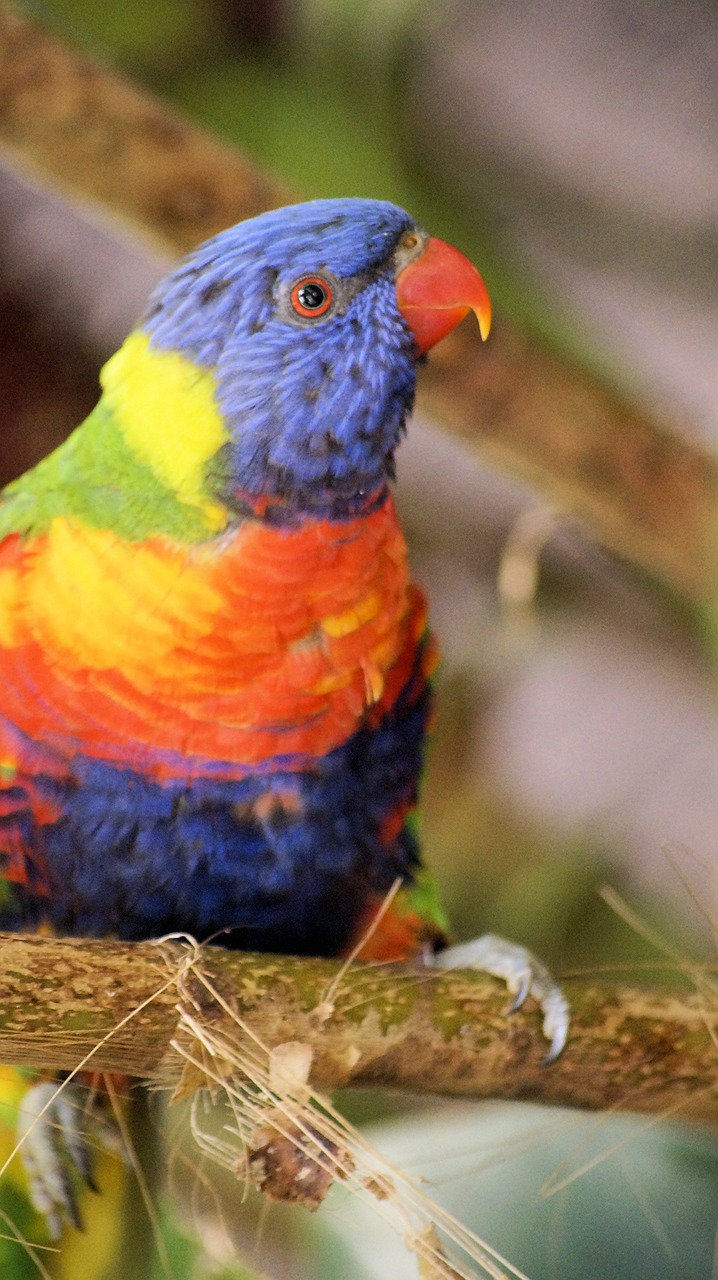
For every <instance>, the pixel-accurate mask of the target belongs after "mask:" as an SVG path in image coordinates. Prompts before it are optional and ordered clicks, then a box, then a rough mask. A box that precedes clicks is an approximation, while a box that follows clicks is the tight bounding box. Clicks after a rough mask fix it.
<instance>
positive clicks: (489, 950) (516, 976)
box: [434, 933, 571, 1065]
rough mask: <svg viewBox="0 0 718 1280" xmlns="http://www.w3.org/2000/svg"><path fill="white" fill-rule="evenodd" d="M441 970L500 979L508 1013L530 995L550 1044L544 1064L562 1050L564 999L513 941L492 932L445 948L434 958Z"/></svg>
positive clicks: (545, 973)
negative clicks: (507, 997)
mask: <svg viewBox="0 0 718 1280" xmlns="http://www.w3.org/2000/svg"><path fill="white" fill-rule="evenodd" d="M434 964H436V965H438V966H439V967H440V968H442V969H462V968H463V969H480V970H482V972H484V973H490V974H492V975H493V976H494V977H495V978H503V980H504V982H505V983H506V986H507V987H508V989H509V994H510V995H512V996H513V997H514V998H513V1000H512V1002H511V1004H510V1006H509V1008H508V1011H507V1012H508V1013H514V1012H515V1011H516V1010H517V1009H520V1008H521V1005H522V1004H523V1002H524V1000H525V999H526V996H527V995H529V994H531V995H532V996H533V997H534V999H535V1000H537V1001H538V1003H539V1005H540V1006H541V1012H542V1013H543V1034H544V1036H545V1037H546V1039H547V1040H548V1041H549V1042H550V1043H549V1048H548V1051H547V1053H546V1054H545V1056H544V1058H543V1059H542V1061H543V1063H544V1064H545V1065H548V1064H549V1063H551V1062H555V1060H556V1058H558V1056H559V1054H560V1053H561V1050H562V1049H563V1047H564V1045H565V1043H566V1038H567V1036H568V1028H569V1024H570V1021H571V1015H570V1011H569V1005H568V1000H567V999H566V997H565V995H564V993H563V991H562V990H561V987H560V986H559V985H558V983H557V982H556V980H555V978H553V976H552V975H551V973H550V972H549V970H548V969H547V968H546V966H545V965H544V964H542V963H541V961H540V960H537V959H536V957H535V956H533V955H532V954H531V952H530V951H528V950H527V948H526V947H521V946H519V945H518V943H516V942H509V941H508V940H507V939H506V938H500V937H498V936H497V935H496V934H493V933H485V934H483V935H482V936H481V937H480V938H475V939H474V940H473V941H472V942H464V943H462V944H461V945H460V946H457V947H449V948H448V950H446V951H441V952H439V954H438V955H437V956H435V957H434Z"/></svg>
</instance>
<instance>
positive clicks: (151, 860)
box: [0, 199, 566, 1208]
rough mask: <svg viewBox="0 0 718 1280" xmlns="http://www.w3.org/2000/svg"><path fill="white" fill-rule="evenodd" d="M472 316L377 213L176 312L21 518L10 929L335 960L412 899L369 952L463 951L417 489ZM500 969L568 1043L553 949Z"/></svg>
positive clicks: (460, 276) (412, 243)
mask: <svg viewBox="0 0 718 1280" xmlns="http://www.w3.org/2000/svg"><path fill="white" fill-rule="evenodd" d="M470 309H473V310H474V311H475V313H476V314H477V316H478V319H479V324H480V326H481V329H482V333H483V334H484V336H486V333H487V332H488V327H489V319H490V308H489V299H488V295H487V292H486V289H485V286H484V284H483V282H482V280H481V277H480V276H479V274H478V272H477V271H476V269H475V268H474V267H473V266H472V265H471V264H470V263H469V262H468V260H467V259H466V258H464V257H463V255H461V254H460V253H459V252H458V251H457V250H455V249H453V248H451V247H450V246H449V245H446V244H444V243H443V242H442V241H440V240H436V239H434V238H432V237H430V236H428V235H427V234H426V233H425V232H424V231H423V230H422V229H421V228H420V227H418V226H417V225H416V223H415V222H414V220H413V219H412V218H411V217H410V216H409V215H408V214H407V213H405V212H404V211H403V210H401V209H398V208H396V207H395V206H394V205H391V204H388V203H384V202H381V201H373V200H356V199H346V200H321V201H315V202H311V203H308V204H301V205H296V206H293V207H290V208H284V209H279V210H275V211H273V212H270V213H267V214H264V215H262V216H261V217H258V218H254V219H252V220H250V221H247V222H244V223H241V224H240V225H238V226H236V227H233V228H231V229H230V230H228V231H225V232H223V233H221V234H220V235H218V236H216V237H215V238H214V239H212V240H210V241H208V242H207V243H205V244H203V245H201V246H200V247H199V248H198V249H197V250H196V251H195V252H194V253H192V254H190V256H189V257H188V258H187V259H186V260H185V261H184V262H182V263H181V264H180V265H179V266H178V267H177V269H176V270H175V271H173V273H172V274H171V275H170V276H169V277H168V278H167V279H166V280H165V281H164V282H163V283H162V284H161V285H160V286H159V287H158V288H157V289H156V291H155V293H154V294H153V296H152V298H151V300H150V303H149V306H148V309H147V311H146V313H145V315H144V317H143V318H142V320H141V321H140V322H139V324H138V327H137V328H136V329H135V330H134V331H133V332H132V333H131V334H130V336H129V337H128V338H127V340H126V342H125V343H124V345H123V346H122V348H121V349H120V350H119V351H118V352H117V354H116V355H115V356H113V357H112V359H111V360H110V361H109V362H108V363H107V364H106V365H105V368H104V370H103V372H102V378H101V381H102V388H103V391H102V398H101V399H100V401H99V404H98V405H97V407H96V408H95V409H94V410H93V412H92V413H91V414H90V416H89V417H88V418H87V420H86V421H85V422H84V423H83V424H82V425H81V426H80V427H79V428H78V429H77V430H76V431H75V432H74V434H73V435H71V436H70V437H69V439H68V440H67V441H66V442H65V443H64V444H63V445H62V446H61V447H60V448H59V449H58V450H57V451H56V452H55V453H53V454H52V455H51V456H50V457H48V458H46V459H45V460H44V461H43V462H41V463H40V464H39V465H38V466H37V467H35V468H34V470H32V471H30V472H29V473H28V474H26V475H24V476H23V477H21V478H20V479H19V480H17V481H15V482H14V483H12V484H10V485H9V486H8V487H7V489H6V490H5V492H4V494H3V496H2V501H1V502H0V538H1V539H2V541H1V542H0V682H1V685H2V690H3V693H2V704H1V706H0V711H1V714H0V788H1V790H0V853H1V856H2V875H3V877H4V879H3V884H2V901H1V903H0V926H2V927H4V928H10V929H25V928H33V927H36V926H38V925H40V924H41V923H44V924H47V925H49V926H50V927H52V928H53V929H55V930H57V931H58V932H61V933H66V934H84V935H95V936H99V935H110V934H111V935H114V936H116V937H118V938H124V939H137V938H150V937H156V936H159V935H162V934H164V933H167V932H171V931H175V930H182V931H185V932H189V933H192V934H194V935H195V936H196V937H198V938H199V939H205V938H208V937H210V936H212V935H215V934H217V933H218V932H220V931H224V932H222V933H221V939H220V940H221V942H222V944H223V945H227V946H236V947H241V948H245V949H262V950H268V951H280V952H291V953H296V954H312V955H325V956H334V955H340V954H342V953H346V952H347V951H348V950H349V949H350V948H351V947H352V946H354V945H355V944H356V943H357V941H358V939H360V938H361V936H362V935H363V933H364V931H366V929H367V926H368V924H369V923H370V921H371V920H372V918H373V917H374V915H375V914H376V912H377V910H378V908H379V906H380V904H381V903H382V901H383V899H384V898H385V895H386V894H387V891H388V890H389V889H390V888H391V886H392V885H393V884H394V883H395V882H396V881H397V880H399V881H401V883H402V885H403V886H404V887H403V889H402V891H401V892H400V893H399V895H398V896H397V898H396V899H395V901H394V904H393V906H392V909H391V910H390V911H389V912H387V914H386V916H385V917H384V918H383V920H382V924H381V927H380V928H378V929H377V931H376V932H375V934H374V935H373V937H372V939H371V944H370V946H371V955H372V956H375V957H376V956H381V957H384V958H391V957H397V958H399V957H407V956H410V955H412V954H414V953H418V952H420V951H421V950H422V949H425V948H426V947H427V946H428V947H431V948H434V947H436V946H437V945H439V944H441V943H442V941H443V938H444V922H443V919H442V918H441V914H440V912H439V910H438V908H436V907H435V906H434V898H433V896H432V893H431V890H430V887H429V885H428V882H427V878H426V876H425V873H424V871H423V869H422V867H421V862H420V855H419V850H418V847H417V841H416V836H415V832H414V825H413V821H412V818H413V814H414V810H415V806H416V802H417V785H418V780H419V775H420V770H421V763H422V751H423V744H424V737H425V732H426V726H427V720H428V717H429V711H430V703H431V684H430V676H431V672H432V669H433V666H434V648H433V645H432V641H431V637H430V635H429V633H428V631H427V624H426V606H425V601H424V598H423V596H422V594H421V592H420V591H419V590H418V588H417V587H416V586H415V585H414V584H413V583H412V581H411V578H410V575H409V570H408V567H407V558H406V547H405V543H404V539H403V536H402V533H401V529H400V527H399V524H398V521H397V516H396V512H395V509H394V503H393V500H392V496H391V492H390V481H391V480H392V478H393V475H394V451H395V449H396V446H397V444H398V443H399V440H400V437H401V434H402V432H403V430H404V424H405V419H406V417H407V414H408V413H409V411H410V409H411V406H412V400H413V396H414V385H415V378H416V370H417V362H418V361H420V359H421V356H422V354H423V352H425V351H426V350H427V349H428V348H429V347H430V346H431V345H433V343H434V342H436V341H438V339H439V338H441V337H442V336H443V335H444V334H445V333H447V332H448V331H449V330H450V329H451V328H453V327H454V326H455V325H456V324H457V323H458V321H459V320H460V319H461V318H462V317H463V316H464V315H465V314H467V312H468V311H469V310H470ZM497 949H498V953H500V956H499V958H498V959H496V954H497ZM517 956H518V959H517ZM479 960H480V962H483V963H485V965H486V967H488V968H490V969H492V971H495V972H500V973H502V974H503V975H504V976H505V977H507V979H508V980H509V982H510V984H511V983H512V984H513V986H514V988H517V987H518V988H519V996H521V995H522V994H524V993H525V990H527V989H528V987H529V986H530V985H531V983H532V982H533V989H534V991H535V992H537V993H538V994H539V996H540V997H542V998H543V1001H544V1009H545V1012H546V1014H547V1019H546V1029H547V1033H548V1034H549V1036H550V1037H551V1038H552V1039H553V1050H554V1051H557V1050H558V1049H559V1048H560V1046H561V1044H562V1043H563V1039H564V1038H565V1031H566V1018H565V1009H563V1006H561V1009H563V1012H561V1010H560V1009H559V1012H558V1014H557V1012H556V1010H557V1009H558V1008H559V1006H558V1005H557V1004H556V999H557V998H558V997H555V992H554V989H553V988H550V989H548V988H547V986H546V984H545V983H544V984H543V985H542V979H541V978H540V976H538V977H537V974H539V973H540V971H539V970H538V969H536V968H533V969H532V967H531V965H530V963H528V962H526V957H525V953H523V952H520V951H518V950H515V951H513V952H511V953H510V959H509V960H508V961H507V960H506V957H505V954H504V952H503V951H501V947H500V945H499V944H498V943H497V944H496V945H495V946H494V942H493V940H490V941H489V943H488V944H484V949H483V951H481V952H480V955H479ZM552 992H554V994H553V995H552V994H551V993H552ZM552 1000H553V1001H554V1003H553V1004H552V1003H551V1001H552ZM559 1003H560V1002H559ZM40 1198H42V1196H41V1197H40ZM51 1198H52V1197H51ZM55 1200H56V1201H59V1202H60V1203H59V1207H60V1208H63V1207H65V1208H66V1205H65V1206H63V1204H62V1196H61V1195H59V1196H58V1195H56V1196H55Z"/></svg>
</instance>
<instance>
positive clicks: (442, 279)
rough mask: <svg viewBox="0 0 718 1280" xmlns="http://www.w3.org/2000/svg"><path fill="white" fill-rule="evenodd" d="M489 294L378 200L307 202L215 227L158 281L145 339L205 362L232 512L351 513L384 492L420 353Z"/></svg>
mask: <svg viewBox="0 0 718 1280" xmlns="http://www.w3.org/2000/svg"><path fill="white" fill-rule="evenodd" d="M469 310H474V311H475V313H476V315H477V317H478V319H479V324H480V327H481V332H482V335H483V336H484V337H485V336H486V334H487V333H488V327H489V322H490V303H489V299H488V294H487V292H486V288H485V286H484V284H483V281H482V280H481V277H480V276H479V273H478V272H477V271H476V269H475V268H474V267H473V266H472V265H471V263H470V262H469V261H468V259H466V258H465V257H464V256H463V255H462V254H460V253H459V252H458V251H457V250H456V249H453V248H452V247H451V246H449V245H446V244H444V242H443V241H440V240H436V239H434V238H432V237H430V236H428V235H427V233H426V232H425V231H423V230H422V229H421V228H420V227H418V226H417V225H416V223H415V222H414V221H413V219H412V218H411V217H410V216H409V215H408V214H407V213H405V212H404V211H403V210H402V209H398V208H397V207H396V206H395V205H392V204H389V203H386V202H384V201H376V200H360V199H344V200H317V201H312V202H309V203H307V204H300V205H293V206H289V207H286V208H282V209H276V210H273V211H271V212H269V213H265V214H262V215H261V216H260V217H257V218H252V219H250V220H248V221H246V222H242V223H239V224H238V225H237V226H235V227H232V228H230V229H229V230H228V231H224V232H222V233H221V234H219V235H218V236H215V237H214V238H213V239H212V240H209V241H207V242H206V243H205V244H203V245H200V247H199V248H198V249H197V250H196V251H195V252H194V253H192V254H191V255H190V256H189V257H188V258H187V259H186V260H185V261H184V262H183V263H182V264H180V266H179V267H178V268H177V270H176V271H174V272H173V273H172V274H171V275H170V276H169V277H168V278H167V279H166V280H165V281H164V282H163V283H162V284H161V285H160V286H159V287H158V288H157V290H156V291H155V293H154V294H153V296H152V298H151V300H150V305H149V309H148V311H147V313H146V315H145V317H144V319H143V321H142V322H141V328H142V330H143V331H144V332H145V334H147V335H148V337H149V341H150V346H151V348H152V349H154V350H155V351H158V352H177V353H179V354H180V355H181V356H183V357H184V358H185V359H187V360H189V361H191V362H192V363H193V364H195V365H197V366H199V367H200V368H201V369H202V370H204V371H206V372H208V373H209V374H210V375H211V377H212V380H213V387H214V398H215V403H216V405H217V407H218V409H219V412H220V414H221V417H222V421H223V424H224V426H225V428H226V438H225V441H224V443H223V444H222V447H221V449H220V450H219V451H218V453H217V455H216V457H215V458H213V459H212V460H211V463H210V465H209V468H208V473H207V484H208V487H209V488H210V489H211V490H212V491H213V494H214V496H216V497H217V498H218V499H221V501H223V502H224V503H225V504H226V505H228V506H229V507H230V508H232V507H234V508H235V509H240V510H241V509H243V508H246V507H247V506H249V507H250V508H252V509H254V510H258V509H260V504H261V509H262V511H263V512H264V513H265V514H267V513H270V514H271V513H273V514H274V517H275V518H276V519H291V518H292V517H293V516H295V515H297V514H299V513H306V512H313V513H316V514H326V515H332V516H343V515H351V514H355V513H356V512H357V511H360V510H362V509H365V508H366V507H367V506H368V505H369V504H371V502H372V501H374V500H376V498H377V495H380V494H381V493H383V491H384V487H385V485H386V482H387V478H388V477H390V476H392V475H393V457H394V450H395V448H396V445H397V443H398V440H399V438H400V435H401V432H402V430H403V428H404V422H405V419H406V416H407V414H408V412H409V411H410V409H411V406H412V403H413V397H414V387H415V379H416V366H417V361H419V360H420V359H421V357H422V356H423V354H424V352H425V351H426V350H428V348H429V347H430V346H432V345H433V344H434V342H436V341H438V340H439V338H441V337H442V336H443V335H444V334H445V333H448V332H449V330H450V329H452V328H453V327H454V326H455V325H456V324H458V322H459V320H461V319H462V318H463V316H464V315H466V314H467V313H468V311H469Z"/></svg>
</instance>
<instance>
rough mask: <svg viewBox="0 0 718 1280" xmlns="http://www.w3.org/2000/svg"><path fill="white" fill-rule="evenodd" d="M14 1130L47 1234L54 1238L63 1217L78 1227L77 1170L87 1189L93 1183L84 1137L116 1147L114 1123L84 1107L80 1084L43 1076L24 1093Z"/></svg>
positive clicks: (88, 1148)
mask: <svg viewBox="0 0 718 1280" xmlns="http://www.w3.org/2000/svg"><path fill="white" fill-rule="evenodd" d="M88 1130H89V1132H88ZM17 1135H18V1142H19V1144H21V1145H20V1154H21V1156H22V1160H23V1164H24V1165H25V1171H26V1173H27V1177H28V1181H29V1184H30V1197H31V1199H32V1202H33V1204H34V1206H35V1208H36V1209H37V1210H38V1212H39V1213H41V1214H42V1215H43V1216H44V1218H45V1221H46V1222H47V1226H48V1230H49V1232H50V1236H51V1238H52V1239H53V1240H58V1239H59V1237H60V1236H61V1234H62V1231H63V1227H64V1225H65V1224H66V1223H68V1222H69V1223H71V1224H72V1225H73V1226H74V1227H76V1228H77V1229H78V1230H79V1231H81V1230H82V1216H81V1214H80V1210H79V1207H78V1202H77V1194H76V1187H75V1184H76V1182H77V1175H79V1177H80V1178H81V1179H82V1181H83V1182H84V1183H85V1184H86V1185H87V1186H88V1187H89V1188H90V1190H91V1191H97V1189H98V1188H97V1185H96V1183H95V1179H94V1176H93V1171H92V1158H91V1153H90V1145H89V1141H88V1139H89V1137H90V1136H92V1137H93V1138H95V1137H96V1138H99V1139H100V1141H101V1142H102V1144H103V1145H104V1146H107V1147H110V1148H115V1149H118V1146H119V1135H118V1134H117V1132H116V1130H115V1128H114V1126H113V1125H112V1123H111V1122H110V1121H108V1120H107V1119H106V1118H105V1117H102V1116H99V1115H98V1114H97V1112H96V1110H95V1108H93V1107H88V1105H87V1090H86V1089H85V1088H82V1087H81V1086H78V1085H73V1084H60V1083H58V1082H55V1081H49V1080H45V1081H42V1082H41V1083H40V1084H36V1085H33V1086H32V1088H30V1089H28V1091H27V1093H26V1094H25V1096H24V1098H23V1100H22V1102H21V1104H20V1109H19V1116H18V1125H17Z"/></svg>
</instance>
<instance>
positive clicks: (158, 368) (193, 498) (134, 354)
mask: <svg viewBox="0 0 718 1280" xmlns="http://www.w3.org/2000/svg"><path fill="white" fill-rule="evenodd" d="M100 381H101V383H102V387H103V390H104V392H105V398H106V401H107V403H108V405H109V407H110V408H111V410H112V412H113V413H114V415H115V419H116V421H117V423H118V425H119V427H120V430H121V431H122V434H123V435H124V437H125V440H126V441H127V443H128V445H129V446H130V448H131V449H132V451H133V453H134V454H136V456H137V457H138V458H141V459H142V461H143V462H145V463H147V465H148V466H150V467H151V468H152V470H153V471H154V473H155V475H156V476H157V477H158V478H159V479H160V480H161V481H162V482H163V483H164V484H166V485H168V486H169V487H170V488H171V489H173V490H174V491H175V493H176V494H177V495H178V497H179V498H181V499H182V500H183V501H184V502H190V503H192V504H193V505H194V506H200V507H202V508H203V510H204V511H205V512H206V513H207V514H208V515H210V517H212V515H213V512H214V511H216V516H217V527H218V528H219V527H221V525H222V524H223V523H224V515H225V513H224V512H223V509H222V508H221V507H218V506H216V504H214V503H211V502H209V501H208V500H207V497H206V494H205V487H204V479H205V472H206V468H207V463H208V462H209V460H210V458H212V457H213V456H214V454H215V453H216V452H217V450H218V449H219V448H221V446H222V445H223V444H224V443H225V441H226V440H227V439H228V433H227V430H226V428H225V425H224V422H223V419H222V415H221V413H220V411H219V409H218V407H217V404H216V402H215V398H214V380H213V378H212V376H211V374H209V373H207V372H206V371H205V370H203V369H200V368H198V366H197V365H195V364H193V363H192V361H191V360H187V359H186V358H185V357H184V356H182V355H180V354H179V352H177V351H155V350H154V349H153V348H152V347H151V346H150V340H149V338H148V337H147V335H146V334H144V333H140V332H139V330H135V332H134V333H131V334H130V336H129V337H128V338H127V339H126V340H125V342H124V344H123V345H122V346H121V347H120V349H119V351H118V352H116V354H115V355H114V356H112V358H111V359H110V360H108V361H107V364H106V365H105V367H104V368H103V370H102V373H101V374H100Z"/></svg>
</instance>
